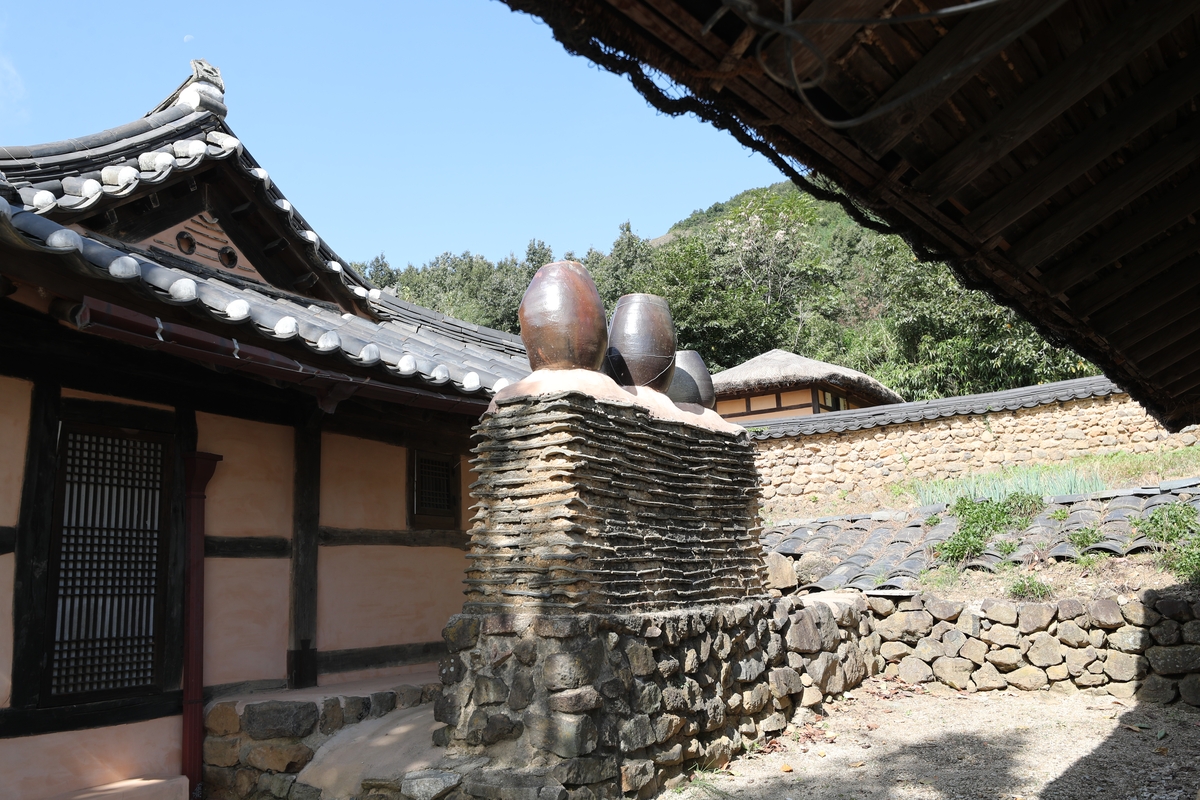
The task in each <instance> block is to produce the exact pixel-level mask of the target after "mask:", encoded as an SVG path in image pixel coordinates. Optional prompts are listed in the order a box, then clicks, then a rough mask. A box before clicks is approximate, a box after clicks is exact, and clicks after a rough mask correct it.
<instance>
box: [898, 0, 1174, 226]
mask: <svg viewBox="0 0 1200 800" xmlns="http://www.w3.org/2000/svg"><path fill="white" fill-rule="evenodd" d="M1195 11H1196V9H1195V7H1194V6H1193V5H1192V4H1191V3H1180V2H1179V0H1142V2H1140V3H1137V4H1136V5H1135V6H1133V7H1132V8H1130V9H1129V10H1128V11H1126V12H1125V13H1124V14H1121V15H1120V16H1118V17H1117V18H1116V19H1114V20H1113V21H1112V22H1110V23H1109V24H1108V26H1107V27H1105V28H1104V30H1102V31H1100V33H1098V34H1097V35H1096V36H1094V37H1092V38H1091V39H1089V40H1088V41H1087V42H1085V43H1084V44H1083V46H1082V47H1080V48H1079V49H1078V50H1076V51H1075V52H1074V53H1072V54H1071V55H1070V56H1068V57H1067V59H1066V60H1065V61H1063V62H1062V63H1060V64H1059V65H1058V66H1056V67H1055V68H1054V69H1052V70H1051V71H1050V72H1049V74H1047V75H1046V76H1045V77H1044V78H1042V79H1041V80H1040V81H1038V82H1037V83H1035V84H1034V85H1033V86H1032V87H1031V88H1030V89H1028V90H1027V91H1026V92H1024V93H1023V94H1022V95H1021V96H1020V97H1018V98H1017V100H1016V102H1015V103H1012V104H1009V105H1006V106H1005V108H1004V110H1002V111H1001V112H1000V113H999V114H997V115H996V116H994V117H992V118H991V119H990V120H988V121H987V123H986V124H984V125H983V126H982V127H981V128H979V129H978V130H976V131H974V132H972V133H971V135H969V136H967V137H966V138H965V139H963V140H962V141H960V142H959V143H958V144H957V145H955V146H954V149H953V150H951V151H950V152H949V153H946V155H944V156H942V157H941V158H940V159H938V160H937V162H936V163H935V164H933V166H931V167H929V168H928V169H926V170H924V171H923V172H922V173H921V175H920V176H919V177H918V178H917V179H916V180H914V181H913V184H912V185H913V188H915V189H919V190H920V191H923V192H929V193H930V194H931V195H932V196H933V203H934V204H935V205H938V204H940V203H942V202H944V201H945V200H946V198H948V197H950V196H951V195H953V194H954V193H955V192H957V191H958V190H959V189H961V188H962V187H964V186H966V185H967V184H968V183H970V182H971V181H972V180H974V179H975V178H976V177H977V176H978V175H980V174H981V173H983V172H985V171H987V170H988V169H989V168H990V167H991V166H992V165H993V164H995V163H996V162H997V161H999V160H1000V159H1001V158H1003V157H1004V156H1006V155H1007V154H1008V153H1009V152H1011V151H1012V149H1013V148H1014V147H1016V146H1017V145H1019V144H1020V143H1021V142H1023V141H1025V140H1026V139H1028V138H1029V137H1030V136H1032V135H1033V134H1034V133H1036V132H1037V131H1039V130H1041V129H1042V128H1044V127H1045V126H1046V125H1048V124H1049V123H1050V121H1051V120H1053V119H1054V118H1055V117H1057V116H1058V115H1059V114H1062V113H1063V112H1064V111H1066V110H1067V109H1068V108H1070V107H1071V106H1073V105H1074V104H1075V103H1077V102H1079V100H1081V99H1082V98H1084V97H1085V96H1086V95H1087V94H1088V93H1089V92H1091V91H1092V90H1093V89H1095V88H1096V87H1097V86H1099V85H1100V84H1101V83H1103V82H1104V81H1106V80H1108V79H1109V78H1110V77H1111V76H1112V75H1113V73H1115V72H1116V71H1117V70H1119V69H1122V68H1123V67H1124V66H1125V64H1126V63H1128V62H1129V60H1130V59H1132V58H1133V57H1134V56H1136V55H1138V54H1139V53H1141V52H1143V51H1144V50H1145V49H1146V48H1147V47H1149V46H1150V45H1152V44H1154V43H1155V42H1157V41H1158V40H1159V39H1160V38H1162V37H1163V36H1164V35H1166V33H1167V32H1168V31H1170V30H1171V28H1174V27H1175V26H1176V25H1177V24H1178V23H1179V21H1180V20H1182V19H1184V18H1185V17H1187V16H1189V15H1191V14H1192V13H1194V12H1195ZM1035 169H1036V168H1035Z"/></svg>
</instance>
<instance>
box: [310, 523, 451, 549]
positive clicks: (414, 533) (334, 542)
mask: <svg viewBox="0 0 1200 800" xmlns="http://www.w3.org/2000/svg"><path fill="white" fill-rule="evenodd" d="M470 538H471V537H470V534H468V533H467V532H466V531H455V530H404V531H377V530H364V529H361V528H330V527H327V526H325V525H322V526H321V538H320V543H321V546H322V547H346V546H349V545H372V546H379V545H383V546H388V547H453V548H455V549H456V550H466V549H468V547H469V543H470Z"/></svg>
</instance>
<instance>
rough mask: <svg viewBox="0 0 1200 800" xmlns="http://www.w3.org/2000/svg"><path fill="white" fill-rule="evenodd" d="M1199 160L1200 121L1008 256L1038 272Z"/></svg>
mask: <svg viewBox="0 0 1200 800" xmlns="http://www.w3.org/2000/svg"><path fill="white" fill-rule="evenodd" d="M1197 158H1200V119H1192V120H1191V121H1190V122H1189V123H1188V124H1186V125H1184V126H1183V127H1180V128H1177V129H1175V130H1174V131H1172V132H1171V133H1170V134H1168V135H1167V136H1165V137H1163V138H1162V139H1160V140H1159V141H1158V142H1156V143H1155V144H1154V145H1152V146H1151V147H1150V148H1149V149H1147V150H1146V151H1145V152H1143V153H1141V154H1140V155H1138V156H1137V157H1136V158H1134V159H1133V160H1132V161H1130V162H1129V163H1128V164H1126V165H1125V166H1124V167H1122V168H1121V169H1119V170H1116V171H1115V172H1113V173H1112V174H1111V175H1109V176H1108V177H1107V178H1105V179H1104V180H1102V181H1100V183H1098V184H1096V185H1095V186H1093V187H1092V188H1091V189H1089V190H1088V191H1086V192H1084V193H1083V194H1081V195H1080V196H1079V197H1076V198H1075V199H1074V200H1072V201H1071V202H1070V203H1068V204H1067V205H1066V207H1064V208H1063V209H1062V210H1060V211H1059V212H1058V213H1056V214H1054V215H1052V216H1051V217H1050V218H1049V219H1047V220H1046V221H1045V222H1043V223H1042V224H1041V225H1039V226H1038V227H1036V228H1035V229H1033V230H1032V231H1030V233H1029V234H1027V235H1026V236H1025V237H1024V238H1023V239H1021V241H1019V242H1017V243H1016V244H1014V245H1013V246H1012V248H1011V249H1010V250H1009V251H1008V252H1007V253H1006V254H1005V255H1006V256H1007V257H1008V260H1009V261H1011V262H1012V263H1013V264H1015V265H1017V266H1018V267H1020V268H1021V269H1023V270H1026V271H1028V270H1031V269H1033V268H1034V267H1036V266H1037V265H1039V264H1041V263H1042V262H1043V261H1045V260H1046V259H1048V258H1050V257H1051V256H1052V255H1054V254H1055V253H1057V252H1058V251H1059V250H1062V249H1063V248H1064V247H1066V246H1067V245H1069V244H1070V243H1071V242H1073V241H1075V240H1076V239H1077V238H1079V237H1080V236H1081V235H1082V234H1084V233H1085V232H1087V231H1088V230H1090V229H1091V228H1092V227H1094V226H1095V225H1097V224H1099V223H1100V222H1101V221H1103V220H1104V219H1106V218H1107V217H1109V216H1110V215H1112V214H1113V213H1114V212H1115V211H1117V210H1118V209H1120V208H1121V207H1122V206H1127V205H1129V203H1130V202H1132V201H1133V200H1135V199H1136V198H1138V197H1141V196H1142V195H1143V194H1145V193H1146V192H1148V191H1150V190H1151V189H1153V188H1154V187H1155V186H1158V185H1159V184H1160V183H1162V182H1163V181H1165V180H1166V179H1167V178H1169V177H1171V176H1172V175H1174V174H1175V173H1176V172H1178V171H1179V170H1181V169H1183V168H1184V167H1186V166H1188V165H1189V164H1191V163H1192V162H1194V161H1195V160H1196V159H1197Z"/></svg>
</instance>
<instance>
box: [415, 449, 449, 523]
mask: <svg viewBox="0 0 1200 800" xmlns="http://www.w3.org/2000/svg"><path fill="white" fill-rule="evenodd" d="M414 462H415V463H414V471H415V473H416V474H415V476H414V478H415V480H414V481H413V483H414V490H415V496H416V502H415V505H416V512H417V514H423V515H429V516H438V517H452V516H454V512H455V510H456V509H455V504H456V502H455V493H454V461H453V460H452V459H449V458H446V457H445V456H431V455H425V454H423V453H421V454H418V455H417V456H416V458H415V459H414Z"/></svg>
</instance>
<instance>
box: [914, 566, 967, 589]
mask: <svg viewBox="0 0 1200 800" xmlns="http://www.w3.org/2000/svg"><path fill="white" fill-rule="evenodd" d="M959 574H960V573H959V571H958V570H956V569H953V568H951V567H934V568H933V569H927V570H923V571H922V572H921V574H920V576H918V579H919V580H920V582H921V584H922V585H923V586H928V587H929V588H931V589H949V588H950V587H951V586H953V585H954V584H956V583H958V577H959Z"/></svg>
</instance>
